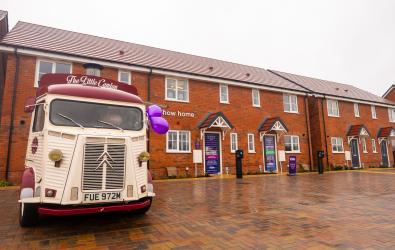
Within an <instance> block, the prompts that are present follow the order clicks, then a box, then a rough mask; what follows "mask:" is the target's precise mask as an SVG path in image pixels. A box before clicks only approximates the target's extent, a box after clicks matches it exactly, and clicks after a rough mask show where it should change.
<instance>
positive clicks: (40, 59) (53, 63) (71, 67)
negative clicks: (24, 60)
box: [33, 58, 73, 88]
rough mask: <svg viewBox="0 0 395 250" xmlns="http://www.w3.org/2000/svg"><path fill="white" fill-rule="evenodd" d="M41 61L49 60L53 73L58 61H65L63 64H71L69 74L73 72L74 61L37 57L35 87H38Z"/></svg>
mask: <svg viewBox="0 0 395 250" xmlns="http://www.w3.org/2000/svg"><path fill="white" fill-rule="evenodd" d="M40 62H48V63H52V73H54V72H55V69H56V63H63V64H69V65H70V72H69V74H72V72H73V63H71V62H67V61H59V60H52V59H45V58H37V59H36V72H35V74H36V75H35V76H34V85H33V86H34V87H35V88H38V87H39V86H38V76H39V71H40Z"/></svg>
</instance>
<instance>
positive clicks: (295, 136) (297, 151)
mask: <svg viewBox="0 0 395 250" xmlns="http://www.w3.org/2000/svg"><path fill="white" fill-rule="evenodd" d="M286 137H287V138H288V137H290V138H291V150H290V151H287V150H286V149H285V138H286ZM294 139H296V141H297V145H298V150H294ZM284 151H285V153H287V154H291V153H300V140H299V136H298V135H285V136H284Z"/></svg>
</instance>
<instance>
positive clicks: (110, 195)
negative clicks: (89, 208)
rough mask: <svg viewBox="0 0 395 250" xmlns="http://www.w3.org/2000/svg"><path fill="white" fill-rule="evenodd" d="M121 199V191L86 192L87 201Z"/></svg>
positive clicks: (85, 198) (85, 199)
mask: <svg viewBox="0 0 395 250" xmlns="http://www.w3.org/2000/svg"><path fill="white" fill-rule="evenodd" d="M120 199H121V193H120V192H102V193H85V194H84V201H85V202H100V201H116V200H120Z"/></svg>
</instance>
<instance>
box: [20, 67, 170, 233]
mask: <svg viewBox="0 0 395 250" xmlns="http://www.w3.org/2000/svg"><path fill="white" fill-rule="evenodd" d="M156 107H157V106H156ZM25 110H26V111H28V112H32V113H33V115H32V119H31V126H30V134H29V141H28V147H27V152H26V160H25V170H24V173H23V176H22V181H21V190H20V198H19V203H20V224H21V226H32V225H35V224H36V223H37V222H38V219H39V216H41V215H50V216H63V215H77V214H88V213H102V212H114V211H133V212H136V213H145V212H147V211H148V210H149V209H150V206H151V203H152V197H154V196H155V193H154V191H153V185H152V178H151V175H150V172H149V170H148V169H147V161H148V159H149V154H148V153H147V152H146V150H147V145H146V144H147V126H148V124H149V122H148V121H149V120H150V119H149V117H147V112H146V104H145V103H144V102H143V101H142V100H141V98H140V97H139V96H138V95H137V89H136V88H135V87H134V86H133V85H128V84H124V83H120V82H116V81H112V80H109V79H106V78H101V77H96V76H88V75H72V74H46V75H43V76H42V78H41V80H40V87H39V88H38V90H37V93H36V98H35V99H34V102H32V103H31V104H30V105H27V106H26V107H25ZM159 112H160V111H159ZM159 112H157V113H159ZM159 119H162V121H165V120H164V119H163V118H161V117H160V118H159ZM163 124H165V125H164V126H165V127H166V122H164V123H162V124H160V125H159V126H161V125H163ZM167 126H168V125H167ZM167 129H168V128H167ZM167 129H166V128H162V133H163V132H164V131H167Z"/></svg>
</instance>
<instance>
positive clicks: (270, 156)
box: [263, 136, 277, 172]
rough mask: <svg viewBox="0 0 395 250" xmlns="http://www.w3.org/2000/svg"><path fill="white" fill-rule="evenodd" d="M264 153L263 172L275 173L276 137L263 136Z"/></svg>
mask: <svg viewBox="0 0 395 250" xmlns="http://www.w3.org/2000/svg"><path fill="white" fill-rule="evenodd" d="M263 138H264V139H263V144H264V153H265V171H266V172H275V171H277V159H276V137H275V136H264V137H263Z"/></svg>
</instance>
